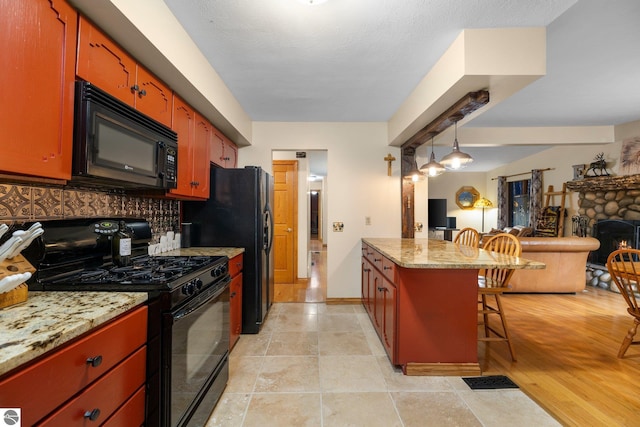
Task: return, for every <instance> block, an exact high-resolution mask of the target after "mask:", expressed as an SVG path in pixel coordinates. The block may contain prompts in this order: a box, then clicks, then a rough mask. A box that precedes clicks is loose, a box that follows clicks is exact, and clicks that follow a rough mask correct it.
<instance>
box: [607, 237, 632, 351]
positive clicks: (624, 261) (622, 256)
mask: <svg viewBox="0 0 640 427" xmlns="http://www.w3.org/2000/svg"><path fill="white" fill-rule="evenodd" d="M607 270H609V274H611V278H612V279H613V282H614V283H615V284H616V286H617V287H618V290H619V291H620V295H622V297H623V298H624V300H625V301H626V302H627V305H628V307H627V312H628V313H629V314H630V315H631V316H633V326H632V327H631V328H630V329H629V331H628V332H627V335H626V336H625V337H624V339H623V340H622V345H621V346H620V350H618V357H619V358H622V357H623V356H624V354H625V353H626V352H627V349H628V348H629V346H630V345H631V344H634V345H635V344H640V341H634V340H633V337H634V336H635V335H636V331H637V330H638V325H640V308H638V300H637V297H636V292H638V284H639V283H640V250H638V249H618V250H616V251H613V252H611V253H610V254H609V258H607Z"/></svg>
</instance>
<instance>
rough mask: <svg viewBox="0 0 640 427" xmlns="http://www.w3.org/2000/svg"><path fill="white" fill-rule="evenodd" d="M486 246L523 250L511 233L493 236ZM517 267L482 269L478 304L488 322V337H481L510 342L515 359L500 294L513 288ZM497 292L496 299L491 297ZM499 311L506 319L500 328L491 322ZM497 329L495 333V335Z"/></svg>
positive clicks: (493, 249)
mask: <svg viewBox="0 0 640 427" xmlns="http://www.w3.org/2000/svg"><path fill="white" fill-rule="evenodd" d="M482 249H484V250H486V251H491V252H494V253H498V254H504V255H511V256H520V254H521V253H522V247H521V246H520V241H518V239H517V237H515V236H514V235H512V234H508V233H500V234H496V235H495V236H492V237H490V238H489V239H488V240H487V241H486V242H485V243H484V245H483V246H482ZM513 272H514V270H513V269H512V268H492V269H483V270H480V274H479V277H478V294H479V296H480V300H479V301H478V304H481V307H480V309H479V310H478V312H479V313H480V314H481V315H482V316H481V319H482V321H481V323H480V324H481V325H483V326H484V334H485V336H484V337H478V341H506V342H507V344H508V345H509V352H510V353H511V359H512V360H513V361H514V362H515V361H516V355H515V351H514V349H513V343H512V342H511V338H510V336H509V329H508V327H507V319H506V317H505V314H504V310H503V308H502V303H501V301H500V296H501V295H502V293H503V292H504V291H506V290H508V289H509V280H511V276H512V275H513ZM492 296H493V298H494V299H493V301H491V299H490V297H492ZM490 314H496V315H498V317H500V321H501V323H502V330H499V329H496V328H495V327H493V326H491V325H490V324H489V315H490ZM491 333H493V336H492V335H491Z"/></svg>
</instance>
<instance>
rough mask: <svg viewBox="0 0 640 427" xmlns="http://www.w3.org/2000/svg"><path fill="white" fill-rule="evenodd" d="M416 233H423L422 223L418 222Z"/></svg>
mask: <svg viewBox="0 0 640 427" xmlns="http://www.w3.org/2000/svg"><path fill="white" fill-rule="evenodd" d="M414 229H415V231H419V232H421V231H422V223H421V222H416V225H415V227H414Z"/></svg>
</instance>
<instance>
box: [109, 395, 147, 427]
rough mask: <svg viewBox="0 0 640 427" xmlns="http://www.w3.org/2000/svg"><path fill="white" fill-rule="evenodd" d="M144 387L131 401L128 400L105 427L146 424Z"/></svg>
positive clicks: (129, 426)
mask: <svg viewBox="0 0 640 427" xmlns="http://www.w3.org/2000/svg"><path fill="white" fill-rule="evenodd" d="M144 398H145V394H144V387H140V388H139V389H138V391H136V394H134V395H133V396H132V397H131V399H129V400H127V401H126V402H125V404H124V405H122V406H121V407H120V408H119V409H118V410H117V411H116V413H115V414H113V415H112V416H111V418H109V419H108V420H107V421H106V422H105V423H104V424H103V425H102V426H103V427H131V426H141V425H143V424H144Z"/></svg>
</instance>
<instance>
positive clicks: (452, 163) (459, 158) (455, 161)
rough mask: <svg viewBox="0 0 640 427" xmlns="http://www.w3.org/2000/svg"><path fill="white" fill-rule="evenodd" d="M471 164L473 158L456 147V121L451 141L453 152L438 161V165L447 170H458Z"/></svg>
mask: <svg viewBox="0 0 640 427" xmlns="http://www.w3.org/2000/svg"><path fill="white" fill-rule="evenodd" d="M471 162H473V157H471V156H470V155H468V154H467V153H463V152H462V151H460V147H459V146H458V121H457V120H456V121H455V137H454V139H453V151H452V152H451V153H449V154H447V155H446V156H444V157H443V158H442V160H440V163H441V164H442V165H443V166H444V167H445V168H447V169H450V170H458V169H462V168H463V167H465V166H467V165H468V164H469V163H471Z"/></svg>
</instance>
